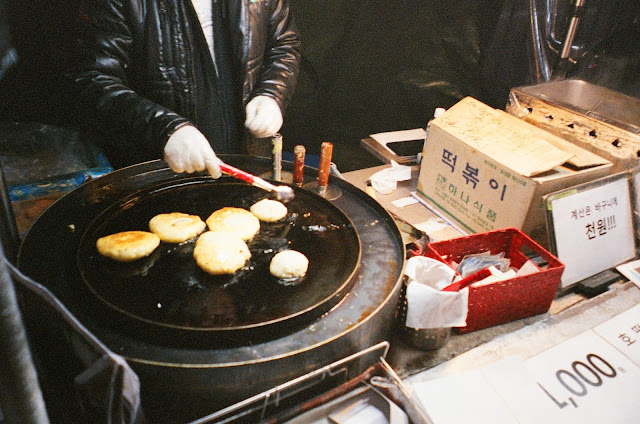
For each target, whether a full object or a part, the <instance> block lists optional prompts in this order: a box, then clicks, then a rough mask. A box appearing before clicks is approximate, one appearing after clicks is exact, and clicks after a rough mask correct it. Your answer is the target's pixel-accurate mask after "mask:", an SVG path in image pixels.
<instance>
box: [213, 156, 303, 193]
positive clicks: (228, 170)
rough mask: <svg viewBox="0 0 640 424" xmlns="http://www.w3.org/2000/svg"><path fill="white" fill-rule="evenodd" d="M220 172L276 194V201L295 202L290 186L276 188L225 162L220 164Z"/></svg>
mask: <svg viewBox="0 0 640 424" xmlns="http://www.w3.org/2000/svg"><path fill="white" fill-rule="evenodd" d="M220 170H221V171H222V172H224V173H225V174H228V175H230V176H232V177H234V178H237V179H239V180H242V181H244V182H247V183H249V184H252V185H254V186H256V187H259V188H261V189H263V190H267V191H270V192H273V193H275V195H276V199H278V200H280V201H282V202H288V201H289V200H293V198H294V196H295V195H294V193H293V189H292V188H291V187H288V186H274V185H273V184H271V183H270V182H268V181H265V180H263V179H262V178H260V177H256V176H255V175H252V174H249V173H248V172H245V171H243V170H241V169H238V168H234V167H233V166H231V165H228V164H226V163H224V162H222V163H221V164H220Z"/></svg>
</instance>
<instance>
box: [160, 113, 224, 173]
mask: <svg viewBox="0 0 640 424" xmlns="http://www.w3.org/2000/svg"><path fill="white" fill-rule="evenodd" d="M164 160H165V161H166V162H167V163H168V164H169V167H170V168H171V169H172V170H173V171H174V172H188V173H192V172H195V171H204V170H205V169H206V170H207V172H209V175H211V176H212V177H213V178H218V177H220V175H221V174H222V172H221V171H220V162H221V161H220V159H218V157H217V156H216V154H215V153H214V152H213V149H212V148H211V145H210V144H209V141H208V140H207V138H206V137H205V136H204V135H203V134H202V133H201V132H200V131H199V130H198V129H197V128H196V127H194V126H192V125H185V126H183V127H180V128H178V129H177V130H176V131H175V132H174V133H173V134H171V137H169V140H168V141H167V144H165V146H164Z"/></svg>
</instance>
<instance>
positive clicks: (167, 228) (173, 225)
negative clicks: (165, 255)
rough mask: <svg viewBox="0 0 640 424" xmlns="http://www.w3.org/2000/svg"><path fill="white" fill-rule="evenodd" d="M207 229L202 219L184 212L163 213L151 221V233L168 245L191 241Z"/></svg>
mask: <svg viewBox="0 0 640 424" xmlns="http://www.w3.org/2000/svg"><path fill="white" fill-rule="evenodd" d="M206 228H207V225H206V224H205V223H204V221H203V220H202V218H200V217H199V216H197V215H189V214H186V213H182V212H172V213H161V214H160V215H156V216H154V217H153V218H151V220H150V221H149V229H150V230H151V232H153V233H154V234H156V235H157V236H158V237H160V240H162V241H164V242H167V243H182V242H183V241H187V240H191V239H192V238H194V237H195V236H197V235H198V234H200V233H202V232H203V231H204V230H205V229H206Z"/></svg>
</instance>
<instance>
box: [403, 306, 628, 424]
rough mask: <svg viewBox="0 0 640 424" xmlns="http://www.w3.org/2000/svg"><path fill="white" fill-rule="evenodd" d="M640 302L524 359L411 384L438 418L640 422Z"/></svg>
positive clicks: (510, 423) (521, 423)
mask: <svg viewBox="0 0 640 424" xmlns="http://www.w3.org/2000/svg"><path fill="white" fill-rule="evenodd" d="M638 364H640V305H638V306H635V307H633V308H631V309H629V310H627V311H625V312H623V313H621V314H619V315H617V316H615V317H613V318H612V319H610V320H608V321H606V322H605V323H603V324H600V325H598V326H596V327H595V328H593V329H591V330H589V331H586V332H584V333H582V334H579V335H578V336H576V337H573V338H571V339H569V340H566V341H565V342H563V343H561V344H558V345H556V346H554V347H552V348H550V349H548V350H546V351H544V352H542V353H539V354H538V355H536V356H533V357H531V358H529V359H527V360H524V361H523V360H522V359H520V358H516V357H511V358H506V359H503V360H501V361H498V362H495V363H493V364H491V365H489V366H486V367H483V368H481V369H478V370H474V371H468V372H464V373H461V374H453V375H449V376H446V377H442V378H437V379H433V380H429V381H424V382H419V383H415V384H413V385H412V388H413V390H414V392H415V394H416V396H417V398H418V399H419V400H420V402H421V403H422V405H423V406H424V407H425V409H426V411H427V412H428V413H429V416H430V418H431V420H432V423H433V424H458V423H474V424H484V423H487V424H495V423H500V424H539V423H544V424H601V423H616V424H627V423H628V424H632V423H634V424H635V423H638V422H640V397H639V396H638V390H639V389H640V366H638Z"/></svg>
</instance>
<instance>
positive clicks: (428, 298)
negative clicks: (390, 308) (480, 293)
mask: <svg viewBox="0 0 640 424" xmlns="http://www.w3.org/2000/svg"><path fill="white" fill-rule="evenodd" d="M404 273H405V275H406V276H407V277H408V279H409V283H408V284H407V292H406V298H407V318H406V322H405V325H406V326H407V327H410V328H447V327H464V326H465V325H467V324H466V320H467V311H468V300H469V289H468V288H464V289H462V290H460V291H456V292H444V291H442V289H443V288H444V287H446V286H448V285H449V284H451V283H452V282H454V281H455V280H456V279H459V276H456V273H455V271H453V270H452V269H451V268H450V267H449V266H447V265H446V264H444V263H442V262H440V261H437V260H435V259H431V258H427V257H424V256H414V257H413V258H410V259H408V260H407V262H406V264H405V270H404Z"/></svg>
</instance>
